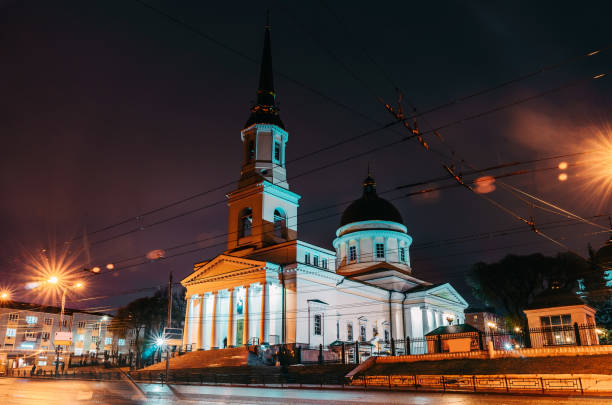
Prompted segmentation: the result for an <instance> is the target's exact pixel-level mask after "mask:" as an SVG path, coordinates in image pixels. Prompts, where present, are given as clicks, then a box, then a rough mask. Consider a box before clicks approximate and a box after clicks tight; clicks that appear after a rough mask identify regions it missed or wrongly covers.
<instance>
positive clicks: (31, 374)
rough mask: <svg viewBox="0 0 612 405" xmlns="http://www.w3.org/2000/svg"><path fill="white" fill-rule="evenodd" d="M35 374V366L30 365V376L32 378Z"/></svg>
mask: <svg viewBox="0 0 612 405" xmlns="http://www.w3.org/2000/svg"><path fill="white" fill-rule="evenodd" d="M35 372H36V364H33V365H32V371H30V376H34V373H35Z"/></svg>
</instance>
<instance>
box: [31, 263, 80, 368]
mask: <svg viewBox="0 0 612 405" xmlns="http://www.w3.org/2000/svg"><path fill="white" fill-rule="evenodd" d="M37 286H38V287H39V288H44V287H47V288H59V289H60V291H61V292H62V298H61V302H62V304H61V309H60V324H59V330H60V332H61V331H62V329H63V327H64V309H65V307H66V292H68V291H69V290H79V289H81V288H83V287H84V285H83V283H82V282H80V281H77V282H76V283H75V284H73V285H69V284H68V283H65V282H62V280H61V279H60V278H59V277H58V276H56V275H52V276H50V277H49V279H48V280H47V281H46V283H39V284H38V285H37ZM54 343H55V341H54ZM59 350H60V345H57V344H56V345H55V375H57V374H58V368H59Z"/></svg>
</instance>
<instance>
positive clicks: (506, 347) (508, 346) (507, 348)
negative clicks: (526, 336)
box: [504, 343, 512, 350]
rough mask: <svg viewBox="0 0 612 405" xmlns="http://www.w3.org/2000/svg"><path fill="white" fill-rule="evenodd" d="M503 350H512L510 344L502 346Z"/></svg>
mask: <svg viewBox="0 0 612 405" xmlns="http://www.w3.org/2000/svg"><path fill="white" fill-rule="evenodd" d="M504 348H505V349H506V350H512V345H511V344H510V343H506V344H505V345H504Z"/></svg>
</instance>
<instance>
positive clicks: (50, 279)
mask: <svg viewBox="0 0 612 405" xmlns="http://www.w3.org/2000/svg"><path fill="white" fill-rule="evenodd" d="M47 282H48V283H50V284H57V283H58V282H59V279H58V278H57V276H51V277H49V280H47Z"/></svg>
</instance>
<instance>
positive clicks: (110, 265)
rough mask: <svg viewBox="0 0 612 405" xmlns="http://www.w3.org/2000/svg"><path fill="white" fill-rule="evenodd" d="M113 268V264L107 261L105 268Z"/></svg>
mask: <svg viewBox="0 0 612 405" xmlns="http://www.w3.org/2000/svg"><path fill="white" fill-rule="evenodd" d="M114 268H115V265H114V264H112V263H109V264H107V265H106V269H107V270H112V269H114Z"/></svg>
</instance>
